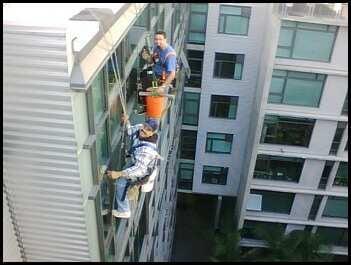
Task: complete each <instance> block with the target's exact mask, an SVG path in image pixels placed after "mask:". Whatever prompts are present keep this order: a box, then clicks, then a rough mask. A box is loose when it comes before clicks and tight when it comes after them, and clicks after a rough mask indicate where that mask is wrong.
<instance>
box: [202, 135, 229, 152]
mask: <svg viewBox="0 0 351 265" xmlns="http://www.w3.org/2000/svg"><path fill="white" fill-rule="evenodd" d="M210 134H222V135H224V138H225V140H222V139H220V138H209V135H210ZM227 137H231V141H230V151H229V152H218V151H213V150H208V147H211V149H213V141H214V140H219V141H222V142H224V143H229V141H226V138H227ZM233 140H234V134H229V133H219V132H207V134H206V145H205V153H214V154H231V153H232V148H233ZM209 141H211V144H209Z"/></svg>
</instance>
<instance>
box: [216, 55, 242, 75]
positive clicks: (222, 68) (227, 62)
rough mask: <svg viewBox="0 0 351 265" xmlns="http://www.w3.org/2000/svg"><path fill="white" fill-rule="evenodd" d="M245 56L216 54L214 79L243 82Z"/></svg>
mask: <svg viewBox="0 0 351 265" xmlns="http://www.w3.org/2000/svg"><path fill="white" fill-rule="evenodd" d="M244 56H245V55H244V54H229V53H217V52H216V54H215V65H214V66H215V67H214V74H213V75H214V77H217V78H230V79H235V80H241V78H242V71H243V64H244Z"/></svg>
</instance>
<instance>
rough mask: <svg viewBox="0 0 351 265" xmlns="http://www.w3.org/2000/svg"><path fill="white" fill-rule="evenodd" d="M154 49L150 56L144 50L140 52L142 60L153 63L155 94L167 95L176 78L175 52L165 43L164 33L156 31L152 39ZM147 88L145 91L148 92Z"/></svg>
mask: <svg viewBox="0 0 351 265" xmlns="http://www.w3.org/2000/svg"><path fill="white" fill-rule="evenodd" d="M154 44H155V46H154V48H153V52H152V55H150V54H148V53H147V51H146V50H144V51H143V52H142V58H143V59H144V60H146V61H147V62H148V63H153V72H154V74H155V76H156V78H157V79H158V81H159V82H158V84H159V86H158V88H157V90H156V91H157V92H158V93H160V94H162V93H167V92H168V91H167V90H168V87H169V86H170V85H171V84H172V82H173V80H174V78H175V76H176V68H177V58H176V52H175V50H174V49H173V47H172V46H171V45H169V44H168V43H167V37H166V33H165V32H164V31H157V32H156V33H155V37H154ZM150 90H151V88H148V89H147V91H150Z"/></svg>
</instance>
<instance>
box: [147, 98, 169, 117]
mask: <svg viewBox="0 0 351 265" xmlns="http://www.w3.org/2000/svg"><path fill="white" fill-rule="evenodd" d="M164 105H165V98H164V97H160V96H147V97H146V115H147V116H148V117H150V118H161V114H162V110H163V109H164Z"/></svg>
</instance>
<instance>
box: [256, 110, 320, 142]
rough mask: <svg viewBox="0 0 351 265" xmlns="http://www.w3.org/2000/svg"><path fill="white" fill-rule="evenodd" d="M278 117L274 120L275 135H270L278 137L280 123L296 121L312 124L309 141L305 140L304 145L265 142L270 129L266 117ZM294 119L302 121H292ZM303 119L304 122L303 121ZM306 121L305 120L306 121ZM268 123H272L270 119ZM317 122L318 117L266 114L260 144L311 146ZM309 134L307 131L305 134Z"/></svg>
mask: <svg viewBox="0 0 351 265" xmlns="http://www.w3.org/2000/svg"><path fill="white" fill-rule="evenodd" d="M270 118H271V119H272V118H273V119H276V120H277V121H274V126H275V127H273V131H274V135H273V134H272V135H269V137H271V138H273V136H274V139H276V138H277V135H278V132H279V129H281V128H282V127H281V125H279V124H280V123H283V124H285V123H288V124H292V123H296V124H305V125H309V126H311V125H312V129H311V132H310V136H309V139H308V141H305V144H304V145H296V144H290V143H269V142H265V139H266V137H267V130H268V125H265V124H267V123H265V121H266V119H270ZM289 120H291V121H289ZM293 120H296V121H300V122H292V121H293ZM301 121H302V122H301ZM304 121H305V122H304ZM268 123H272V122H271V121H268ZM315 124H316V119H310V118H298V117H291V116H282V115H275V114H266V115H265V116H264V120H263V126H262V131H261V137H260V144H273V145H287V146H296V147H301V148H309V145H310V143H311V139H312V136H313V130H314V128H315ZM306 135H307V133H306V132H305V136H306Z"/></svg>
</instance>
